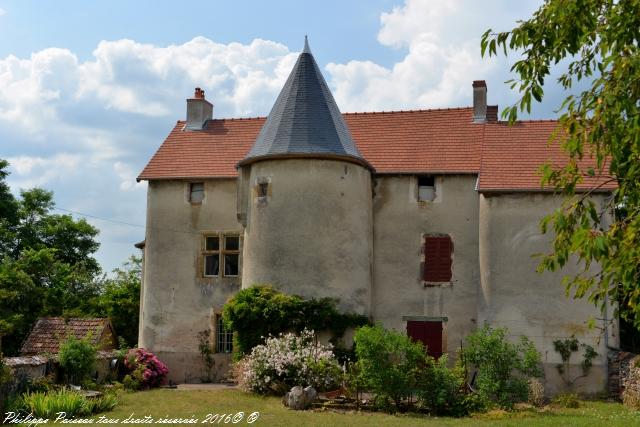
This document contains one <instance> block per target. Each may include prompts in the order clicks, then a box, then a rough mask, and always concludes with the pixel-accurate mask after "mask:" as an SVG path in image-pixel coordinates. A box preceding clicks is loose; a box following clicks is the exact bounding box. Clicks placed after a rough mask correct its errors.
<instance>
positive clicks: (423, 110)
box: [342, 107, 473, 116]
mask: <svg viewBox="0 0 640 427" xmlns="http://www.w3.org/2000/svg"><path fill="white" fill-rule="evenodd" d="M471 109H473V107H447V108H444V107H443V108H419V109H417V110H389V111H385V110H382V111H350V112H347V113H342V114H343V115H345V116H346V115H365V114H391V113H425V112H430V111H454V110H471Z"/></svg>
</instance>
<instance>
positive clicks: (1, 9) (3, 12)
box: [0, 7, 7, 16]
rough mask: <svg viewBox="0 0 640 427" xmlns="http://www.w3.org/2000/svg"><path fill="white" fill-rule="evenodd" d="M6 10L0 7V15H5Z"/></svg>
mask: <svg viewBox="0 0 640 427" xmlns="http://www.w3.org/2000/svg"><path fill="white" fill-rule="evenodd" d="M6 14H7V11H6V10H4V9H3V8H1V7H0V16H3V15H6Z"/></svg>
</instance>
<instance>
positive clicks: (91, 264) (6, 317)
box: [0, 160, 101, 354]
mask: <svg viewBox="0 0 640 427" xmlns="http://www.w3.org/2000/svg"><path fill="white" fill-rule="evenodd" d="M7 166H8V163H7V162H6V161H5V160H0V342H1V343H2V344H3V350H4V351H5V352H6V353H7V354H16V353H17V352H18V350H19V348H20V344H21V343H22V341H23V340H24V337H25V336H26V334H27V333H28V332H29V329H30V328H31V325H32V324H33V322H34V321H35V320H36V319H37V318H38V317H40V316H94V315H96V314H97V310H98V305H97V302H98V296H99V295H100V291H101V288H100V285H101V283H100V282H99V281H97V280H96V279H97V277H98V275H99V274H100V266H99V265H98V262H97V261H96V260H95V258H94V257H93V254H94V253H95V251H96V250H97V249H98V246H99V244H98V242H96V240H95V237H96V236H97V234H98V230H97V229H96V228H95V227H93V226H92V225H90V224H89V223H87V222H86V221H85V220H84V219H80V220H74V219H73V218H72V217H71V216H70V215H58V214H54V213H52V210H53V209H54V202H53V193H51V192H50V191H46V190H43V189H39V188H34V189H30V190H23V191H22V192H21V194H20V197H19V198H15V197H14V196H13V195H12V194H11V193H10V191H9V187H8V185H7V184H6V182H5V180H6V177H7V176H8V172H7V171H6V168H7Z"/></svg>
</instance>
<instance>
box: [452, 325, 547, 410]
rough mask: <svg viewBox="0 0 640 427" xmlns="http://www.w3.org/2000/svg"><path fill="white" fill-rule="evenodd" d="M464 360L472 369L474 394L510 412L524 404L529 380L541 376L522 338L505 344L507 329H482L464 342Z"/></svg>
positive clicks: (537, 358)
mask: <svg viewBox="0 0 640 427" xmlns="http://www.w3.org/2000/svg"><path fill="white" fill-rule="evenodd" d="M466 341H467V347H466V348H465V349H464V350H463V356H464V358H465V360H466V361H467V362H469V363H471V364H472V365H474V366H475V367H476V369H477V370H478V375H477V377H476V382H477V390H478V393H479V394H480V395H481V396H482V397H483V398H485V399H487V400H490V401H492V402H495V403H497V404H498V405H501V406H503V407H507V408H510V407H512V406H513V404H514V403H516V402H524V401H526V400H527V397H528V394H529V391H528V390H529V383H528V381H529V378H531V377H540V376H542V369H541V359H540V353H539V352H538V351H537V350H536V348H535V346H534V345H533V343H532V342H531V341H529V340H528V339H527V338H526V337H521V338H520V341H519V342H518V343H511V342H510V341H508V340H507V329H506V328H497V329H492V328H490V327H489V326H486V325H485V326H484V327H483V328H481V329H478V330H477V331H476V332H474V333H473V334H471V335H469V336H468V337H467V339H466Z"/></svg>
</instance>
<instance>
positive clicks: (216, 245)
mask: <svg viewBox="0 0 640 427" xmlns="http://www.w3.org/2000/svg"><path fill="white" fill-rule="evenodd" d="M219 274H220V238H219V237H218V236H205V238H204V276H205V277H218V275H219Z"/></svg>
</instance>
